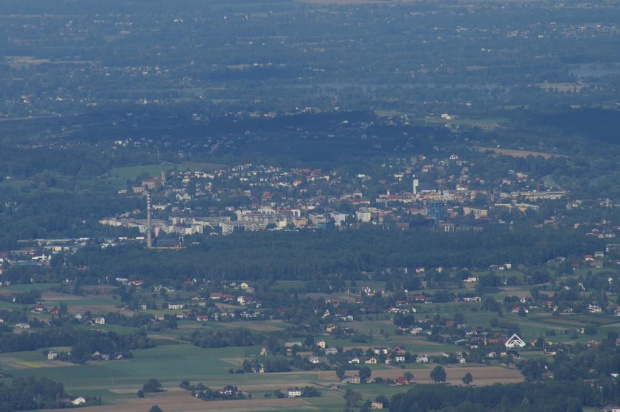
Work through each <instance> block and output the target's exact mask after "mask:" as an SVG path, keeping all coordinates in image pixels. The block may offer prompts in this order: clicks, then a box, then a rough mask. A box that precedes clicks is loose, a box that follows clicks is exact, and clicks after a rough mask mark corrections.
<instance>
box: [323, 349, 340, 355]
mask: <svg viewBox="0 0 620 412" xmlns="http://www.w3.org/2000/svg"><path fill="white" fill-rule="evenodd" d="M337 354H338V349H336V348H327V349H325V355H337Z"/></svg>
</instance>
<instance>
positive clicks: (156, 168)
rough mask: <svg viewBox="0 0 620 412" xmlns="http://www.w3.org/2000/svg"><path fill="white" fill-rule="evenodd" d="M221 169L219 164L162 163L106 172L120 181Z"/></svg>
mask: <svg viewBox="0 0 620 412" xmlns="http://www.w3.org/2000/svg"><path fill="white" fill-rule="evenodd" d="M221 167H223V165H221V164H216V163H198V162H183V163H179V164H175V163H170V162H162V163H159V164H154V165H137V166H125V167H115V168H113V169H112V170H110V171H109V172H108V176H110V177H112V178H121V179H131V180H133V179H136V178H137V177H138V176H140V175H142V174H143V173H148V174H149V175H150V176H151V177H157V176H160V175H161V171H162V170H165V171H169V170H174V169H177V170H179V171H185V170H188V169H189V170H192V171H197V170H213V169H218V168H221Z"/></svg>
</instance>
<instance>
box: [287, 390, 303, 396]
mask: <svg viewBox="0 0 620 412" xmlns="http://www.w3.org/2000/svg"><path fill="white" fill-rule="evenodd" d="M288 397H289V398H300V397H301V389H299V388H288Z"/></svg>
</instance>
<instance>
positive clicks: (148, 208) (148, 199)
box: [146, 193, 153, 249]
mask: <svg viewBox="0 0 620 412" xmlns="http://www.w3.org/2000/svg"><path fill="white" fill-rule="evenodd" d="M146 247H147V248H149V249H151V248H152V247H153V239H152V238H151V194H150V193H147V194H146Z"/></svg>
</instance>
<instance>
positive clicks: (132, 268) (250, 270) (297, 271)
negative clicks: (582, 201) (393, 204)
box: [8, 229, 601, 285]
mask: <svg viewBox="0 0 620 412" xmlns="http://www.w3.org/2000/svg"><path fill="white" fill-rule="evenodd" d="M600 247H601V243H600V240H598V239H593V238H584V237H583V236H581V235H579V234H578V233H573V232H568V233H561V232H554V231H538V230H534V231H532V230H523V231H521V230H517V231H514V232H506V233H481V234H480V233H469V232H468V233H455V234H446V233H434V232H430V231H426V230H421V231H411V232H407V233H401V232H391V231H385V230H372V229H371V230H366V231H365V230H360V231H344V232H340V231H336V230H331V231H319V232H314V233H307V232H303V233H301V232H298V233H294V232H286V233H277V232H263V233H254V232H248V233H241V234H238V235H235V236H231V237H223V238H215V239H210V240H209V242H207V243H205V244H204V245H202V246H196V247H190V248H188V249H185V250H179V251H176V252H164V253H162V252H158V251H144V250H143V249H142V248H141V247H137V246H136V247H131V246H126V247H113V248H106V249H104V250H101V249H100V248H98V247H90V248H84V249H82V250H80V251H79V252H78V253H76V254H75V255H73V256H70V257H69V258H68V259H69V260H70V262H71V263H72V265H73V266H75V267H79V266H87V267H88V268H89V269H88V271H84V272H81V273H73V275H74V276H76V277H77V278H78V279H82V280H83V281H84V282H96V281H97V279H103V278H104V277H106V276H110V275H112V276H111V277H114V276H129V277H135V278H140V279H143V280H145V281H146V282H148V283H149V284H155V283H157V282H163V281H167V282H172V283H173V284H178V285H180V283H181V282H183V280H184V277H185V276H190V274H191V276H200V277H205V278H208V279H212V280H219V279H221V278H222V276H226V277H229V278H235V279H246V280H258V279H273V280H278V279H299V280H305V279H307V278H308V277H309V276H310V277H313V278H315V277H316V276H317V275H320V274H330V273H335V272H340V273H343V274H344V275H345V277H351V276H352V277H353V278H355V276H359V273H360V271H372V270H377V269H381V268H384V267H409V268H415V267H419V266H426V267H439V266H444V267H453V266H456V267H469V268H487V267H488V266H489V265H491V264H503V263H505V262H519V263H523V264H525V265H540V264H543V263H545V262H547V261H548V260H549V259H553V258H555V257H558V256H565V257H566V256H573V255H580V254H582V253H586V252H587V251H589V250H592V249H593V248H594V249H597V248H600ZM240 257H243V259H240ZM59 270H60V269H59ZM19 276H20V275H19V271H17V270H16V271H9V272H8V278H9V279H11V278H13V279H18V278H19Z"/></svg>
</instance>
